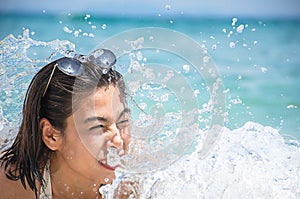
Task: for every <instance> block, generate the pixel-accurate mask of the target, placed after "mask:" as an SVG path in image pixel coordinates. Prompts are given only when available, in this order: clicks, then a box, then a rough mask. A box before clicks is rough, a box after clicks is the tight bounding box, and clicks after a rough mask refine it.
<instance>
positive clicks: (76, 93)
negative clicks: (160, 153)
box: [0, 49, 130, 199]
mask: <svg viewBox="0 0 300 199" xmlns="http://www.w3.org/2000/svg"><path fill="white" fill-rule="evenodd" d="M115 61H116V59H115V56H114V55H113V53H112V52H111V51H109V50H106V49H98V50H96V51H94V52H93V53H91V54H90V55H89V56H79V55H76V56H74V58H66V57H65V58H61V59H58V60H56V61H54V62H52V63H50V64H48V65H46V66H45V67H43V68H42V69H41V70H40V71H39V72H38V73H37V74H36V75H35V77H34V78H33V80H32V82H31V83H30V86H29V88H28V91H27V94H26V98H25V101H24V106H23V118H22V123H21V127H20V130H19V132H18V134H17V137H16V139H15V141H14V143H13V144H12V146H11V147H10V148H9V149H7V150H6V151H4V152H3V153H2V155H1V157H0V165H1V168H0V193H1V196H0V198H5V199H10V198H13V199H16V198H22V199H26V198H30V199H32V198H101V194H100V193H99V191H98V190H99V187H100V186H101V185H104V184H107V183H111V182H112V180H113V179H114V177H115V176H114V170H115V168H116V167H117V166H118V165H109V164H108V163H107V157H106V155H107V153H108V152H107V151H108V148H111V147H112V148H115V149H117V152H118V155H123V154H124V153H125V152H126V151H127V147H128V144H129V140H130V135H129V120H130V112H129V109H128V108H127V106H126V102H125V94H124V93H125V91H124V82H123V79H122V77H121V75H120V74H119V73H118V72H117V71H115V70H113V69H112V66H113V65H114V64H115Z"/></svg>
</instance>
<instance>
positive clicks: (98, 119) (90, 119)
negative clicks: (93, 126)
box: [84, 116, 108, 123]
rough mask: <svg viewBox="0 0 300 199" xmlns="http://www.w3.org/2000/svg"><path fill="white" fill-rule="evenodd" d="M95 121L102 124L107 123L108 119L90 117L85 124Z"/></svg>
mask: <svg viewBox="0 0 300 199" xmlns="http://www.w3.org/2000/svg"><path fill="white" fill-rule="evenodd" d="M93 121H101V122H107V121H108V119H106V118H104V117H97V116H94V117H89V118H87V119H85V120H84V123H88V122H93Z"/></svg>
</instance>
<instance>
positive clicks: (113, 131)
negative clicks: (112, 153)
mask: <svg viewBox="0 0 300 199" xmlns="http://www.w3.org/2000/svg"><path fill="white" fill-rule="evenodd" d="M109 131H110V135H109V141H108V142H107V147H116V148H118V149H121V148H122V147H123V139H122V137H121V132H120V131H119V129H118V128H117V125H116V124H115V123H114V124H112V125H111V126H110V127H109Z"/></svg>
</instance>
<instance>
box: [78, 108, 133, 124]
mask: <svg viewBox="0 0 300 199" xmlns="http://www.w3.org/2000/svg"><path fill="white" fill-rule="evenodd" d="M130 112H131V111H130V109H129V108H125V109H124V110H123V111H122V112H121V113H120V115H119V117H118V119H117V121H118V120H119V119H120V118H121V117H122V116H123V115H124V114H125V113H130ZM94 121H100V122H108V119H107V118H105V117H98V116H93V117H89V118H87V119H85V120H84V123H89V122H94Z"/></svg>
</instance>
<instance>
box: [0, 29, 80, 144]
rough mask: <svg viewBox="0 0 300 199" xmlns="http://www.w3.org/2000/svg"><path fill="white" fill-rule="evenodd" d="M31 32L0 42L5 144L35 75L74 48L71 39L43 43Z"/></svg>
mask: <svg viewBox="0 0 300 199" xmlns="http://www.w3.org/2000/svg"><path fill="white" fill-rule="evenodd" d="M30 35H31V34H30V31H29V29H25V30H24V31H23V34H22V35H20V36H17V37H15V36H14V35H12V34H10V35H8V36H7V37H5V38H4V39H3V40H2V41H0V88H1V89H0V99H1V100H0V110H1V111H0V123H1V125H0V127H1V128H0V140H6V142H5V145H8V144H9V143H10V142H11V140H13V138H14V136H15V134H16V131H17V127H18V126H19V123H20V120H21V118H20V117H19V116H20V113H21V109H22V105H23V100H24V97H25V93H26V90H27V87H28V85H29V82H30V81H31V78H32V77H33V75H34V74H35V73H36V72H37V71H38V70H39V69H40V67H41V65H45V64H46V63H49V62H50V61H51V60H52V59H53V58H54V57H56V56H58V55H60V56H61V55H66V56H68V54H69V53H70V52H74V51H75V45H74V44H73V43H71V42H69V41H60V40H58V39H56V40H53V41H50V42H43V41H39V40H34V39H32V38H30ZM32 51H34V53H32ZM36 52H39V54H37V53H36ZM43 52H44V54H45V55H43ZM49 55H50V56H49ZM31 56H34V58H32V57H31ZM3 147H4V146H0V148H3Z"/></svg>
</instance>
